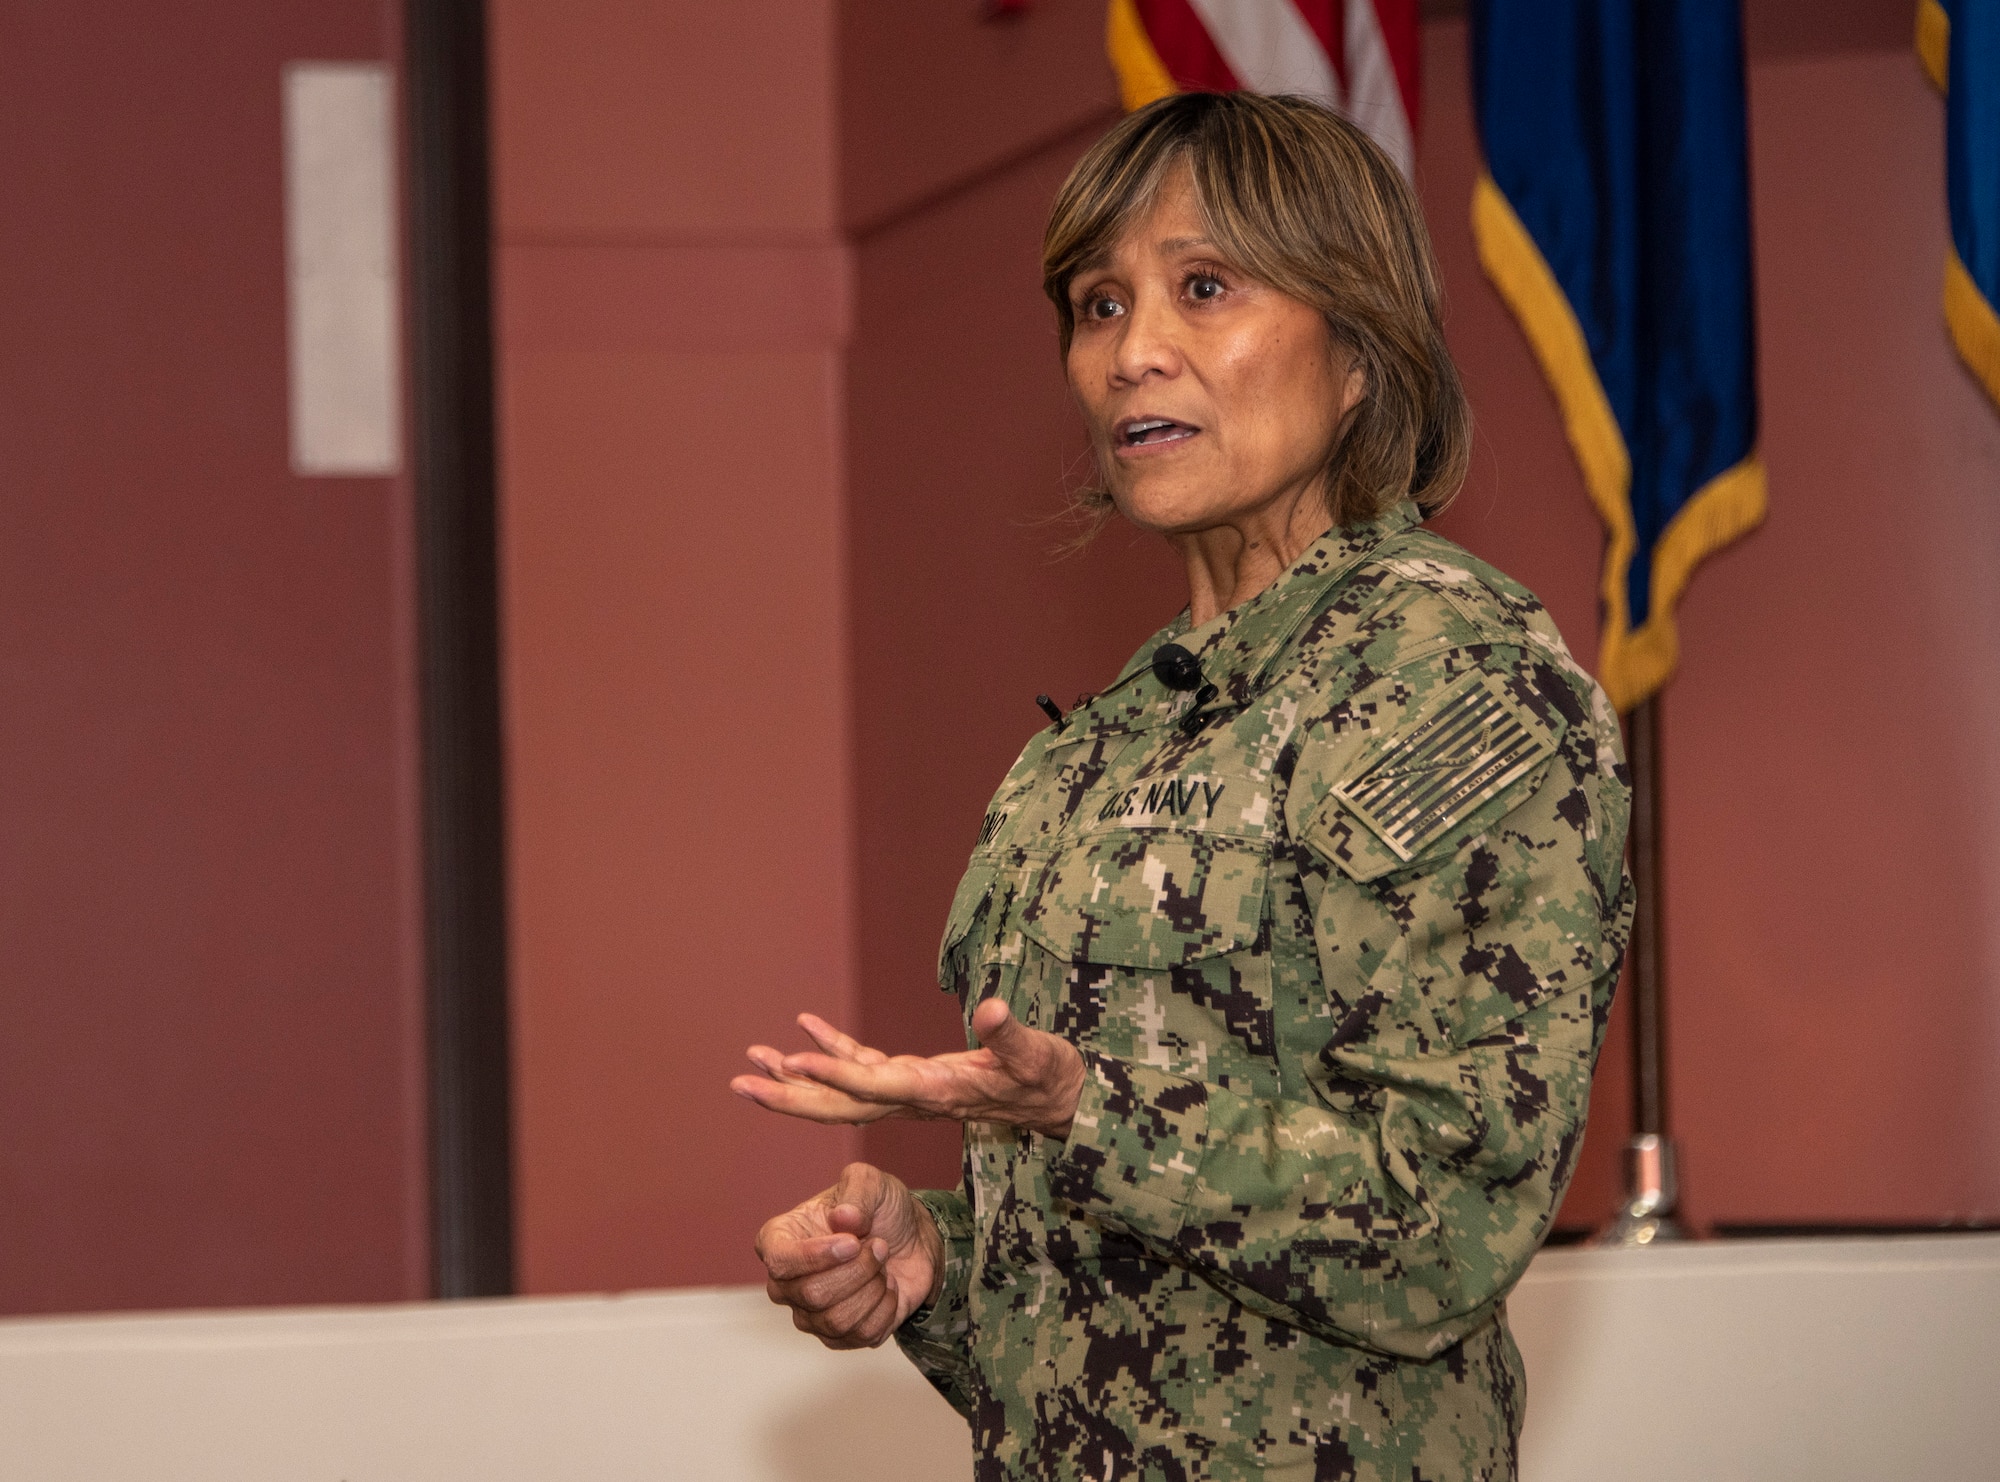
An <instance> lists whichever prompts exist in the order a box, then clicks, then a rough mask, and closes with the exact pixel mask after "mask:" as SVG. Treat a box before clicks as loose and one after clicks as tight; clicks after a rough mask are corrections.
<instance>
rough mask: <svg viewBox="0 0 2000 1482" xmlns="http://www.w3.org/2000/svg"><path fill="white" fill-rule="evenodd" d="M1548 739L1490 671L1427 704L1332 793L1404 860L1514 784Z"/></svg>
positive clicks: (1545, 751)
mask: <svg viewBox="0 0 2000 1482" xmlns="http://www.w3.org/2000/svg"><path fill="white" fill-rule="evenodd" d="M1554 750H1555V738H1554V737H1552V736H1551V735H1550V734H1549V732H1548V730H1547V728H1546V727H1544V726H1543V725H1541V724H1540V723H1539V722H1538V721H1537V720H1536V719H1535V718H1534V717H1533V716H1532V715H1531V714H1529V712H1528V711H1526V710H1525V709H1523V708H1522V706H1521V705H1520V704H1519V703H1518V702H1517V701H1515V700H1514V699H1512V698H1511V697H1510V696H1508V694H1507V693H1506V691H1505V690H1504V689H1503V688H1502V686H1501V682H1500V680H1499V679H1497V678H1495V677H1494V676H1492V675H1490V674H1468V675H1466V676H1465V677H1464V678H1463V679H1461V680H1459V681H1458V682H1457V683H1455V684H1453V685H1450V686H1448V687H1447V688H1446V689H1444V690H1443V691H1441V692H1440V693H1438V694H1436V695H1433V696H1432V697H1431V698H1430V699H1429V700H1427V701H1426V702H1425V703H1424V704H1423V705H1422V706H1421V707H1419V709H1418V710H1417V712H1416V714H1415V715H1413V716H1411V718H1410V720H1409V723H1408V724H1407V725H1405V726H1404V727H1403V728H1402V729H1400V730H1398V731H1397V732H1396V733H1395V734H1394V735H1393V736H1391V737H1389V738H1388V740H1387V742H1386V744H1384V745H1383V746H1382V747H1381V749H1379V750H1376V751H1372V752H1371V753H1370V754H1369V755H1368V756H1367V757H1365V758H1364V759H1363V763H1362V766H1361V770H1360V771H1358V772H1356V773H1355V774H1354V775H1353V776H1352V777H1349V778H1347V779H1345V780H1344V781H1341V782H1339V783H1337V784H1335V786H1334V788H1333V795H1334V796H1335V797H1337V798H1339V799H1340V801H1341V802H1342V803H1344V804H1345V805H1346V806H1347V809H1348V811H1350V812H1351V813H1353V814H1354V815H1355V817H1357V818H1359V819H1360V820H1361V821H1362V822H1363V823H1365V824H1366V825H1367V826H1368V828H1369V829H1370V830H1371V831H1372V832H1373V833H1374V834H1375V836H1376V837H1377V838H1379V839H1380V840H1381V841H1382V842H1383V843H1384V844H1385V845H1387V846H1388V848H1389V850H1390V851H1391V852H1392V853H1393V854H1395V856H1396V857H1397V858H1398V859H1400V860H1402V861H1404V862H1405V863H1408V862H1409V861H1410V860H1413V859H1415V858H1416V857H1417V856H1418V855H1419V854H1422V853H1423V852H1424V851H1425V850H1426V849H1428V848H1429V847H1430V846H1431V845H1432V844H1435V843H1436V842H1437V841H1438V840H1439V839H1441V838H1443V837H1444V836H1445V835H1446V834H1448V833H1450V832H1451V831H1452V830H1453V829H1454V828H1456V827H1457V826H1458V825H1459V824H1460V823H1462V822H1463V821H1464V820H1465V819H1467V818H1469V817H1471V816H1472V815H1473V814H1474V813H1476V812H1478V811H1479V810H1480V809H1481V808H1482V807H1483V806H1484V805H1485V804H1487V803H1488V802H1490V801H1492V800H1493V799H1494V798H1495V797H1497V796H1499V794H1500V793H1502V792H1503V791H1505V790H1506V789H1507V787H1508V786H1510V785H1511V784H1512V783H1514V782H1517V781H1519V780H1520V779H1521V778H1522V777H1524V776H1526V775H1527V774H1528V772H1530V771H1531V770H1533V768H1534V767H1536V766H1537V765H1538V764H1540V763H1541V762H1542V761H1543V760H1544V759H1545V758H1546V757H1548V756H1549V755H1550V754H1551V753H1552V752H1553V751H1554Z"/></svg>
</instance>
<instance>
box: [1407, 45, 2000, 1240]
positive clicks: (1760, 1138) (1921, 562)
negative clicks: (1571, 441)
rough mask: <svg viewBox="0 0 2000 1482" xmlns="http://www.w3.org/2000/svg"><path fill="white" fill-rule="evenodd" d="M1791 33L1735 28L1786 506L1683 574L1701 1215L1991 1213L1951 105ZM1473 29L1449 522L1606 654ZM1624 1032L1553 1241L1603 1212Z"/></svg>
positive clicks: (1970, 409)
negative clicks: (1459, 466)
mask: <svg viewBox="0 0 2000 1482" xmlns="http://www.w3.org/2000/svg"><path fill="white" fill-rule="evenodd" d="M1775 9H1776V8H1775V7H1766V10H1767V11H1775ZM1849 9H1850V10H1854V9H1858V7H1849ZM1783 19H1784V17H1783V16H1780V15H1776V14H1767V15H1765V16H1764V17H1763V18H1762V19H1761V22H1760V24H1761V27H1762V29H1761V32H1760V30H1759V27H1758V26H1753V28H1752V41H1753V44H1755V43H1758V42H1759V39H1760V35H1761V36H1762V44H1761V45H1757V46H1756V47H1755V49H1754V50H1753V57H1752V71H1751V135H1752V156H1753V158H1752V166H1753V177H1754V184H1753V188H1754V192H1755V212H1756V227H1757V251H1758V274H1759V324H1758V332H1759V337H1760V367H1759V373H1760V378H1761V383H1762V394H1763V409H1764V433H1763V454H1764V458H1765V461H1766V464H1767V466H1768V468H1769V473H1770V487H1771V504H1772V515H1771V518H1770V520H1769V522H1768V523H1767V525H1766V526H1765V527H1764V528H1763V529H1762V530H1760V531H1759V532H1758V533H1756V534H1755V535H1753V536H1752V537H1750V538H1749V539H1747V540H1745V541H1743V542H1741V543H1740V544H1739V545H1737V546H1736V547H1734V548H1732V549H1731V550H1730V551H1728V552H1726V553H1725V554H1723V555H1722V556H1721V557H1719V558H1717V559H1716V560H1714V561H1712V562H1711V563H1709V565H1708V566H1707V567H1705V568H1704V569H1703V571H1702V572H1701V573H1700V574H1698V575H1697V577H1696V579H1695V582H1694V584H1693V587H1692V588H1691V591H1690V594H1689V596H1688V598H1687V600H1686V601H1685V603H1684V605H1683V607H1682V623H1681V635H1682V648H1683V659H1682V674H1681V678H1680V679H1679V680H1678V681H1676V683H1675V684H1674V685H1673V686H1672V687H1671V688H1670V689H1669V691H1668V692H1667V694H1666V697H1665V699H1664V700H1663V702H1662V703H1663V712H1664V716H1665V721H1664V725H1665V728H1666V732H1665V734H1666V743H1665V745H1666V756H1667V770H1666V776H1665V787H1664V796H1665V807H1666V829H1665V833H1666V860H1665V865H1664V877H1665V881H1666V889H1667V895H1666V914H1667V931H1668V964H1667V965H1668V973H1669V1003H1670V1008H1669V1017H1670V1026H1669V1027H1670V1033H1669V1042H1670V1043H1669V1050H1670V1056H1671V1064H1670V1069H1669V1089H1670V1095H1671V1099H1672V1103H1673V1111H1674V1116H1675V1118H1676V1122H1677V1130H1678V1132H1679V1134H1680V1139H1681V1143H1682V1149H1681V1151H1682V1155H1683V1175H1684V1182H1685V1184H1686V1195H1687V1213H1688V1215H1689V1216H1690V1218H1691V1219H1692V1220H1694V1221H1695V1222H1696V1223H1697V1224H1705V1223H1708V1222H1711V1221H1717V1220H1723V1221H1791V1220H1834V1221H1840V1220H1850V1221H1855V1220H1934V1219H1945V1218H1952V1217H1958V1218H1964V1217H1968V1216H1982V1215H1983V1216H1984V1217H1987V1218H1992V1217H1995V1216H1996V1215H2000V973H1996V971H1995V969H1996V965H2000V956H1996V952H1995V938H1994V930H1993V927H1992V924H1991V922H1992V920H1993V918H1994V906H1995V896H1994V890H1993V884H1992V882H1993V880H1994V878H1995V875H1996V871H2000V849H1996V845H1995V844H1994V842H1993V841H1994V840H1995V838H1996V837H2000V835H1996V832H1995V830H1994V828H1993V827H1992V821H1993V819H1994V816H1995V815H1994V807H1995V802H1994V799H1995V793H1994V789H1993V784H1992V783H1991V781H1990V780H1989V777H1988V773H1989V772H1990V770H1991V769H1990V765H1989V764H1987V759H1988V758H1990V756H1991V755H1993V754H1994V752H1995V748H1996V746H1997V745H2000V711H1996V709H1995V707H1994V705H1993V703H1992V701H1991V700H1990V698H1989V696H1988V694H1987V690H1988V686H1986V685H1985V683H1984V677H1985V675H1986V673H1987V672H1989V670H1990V668H1991V666H1992V664H1993V662H1994V658H1993V656H1994V655H1995V654H1996V653H2000V646H1996V644H1995V643H1994V641H1993V640H1994V639H1995V637H1996V636H2000V606H1996V601H1995V598H1994V596H1993V592H1994V582H1993V577H1992V573H1993V571H1994V569H1995V561H1996V559H2000V538H1996V537H2000V525H1996V512H1995V509H1994V504H1993V497H1994V495H1995V494H1996V493H2000V416H1996V415H1995V413H1994V409H1993V408H1992V407H1991V406H1990V405H1989V404H1986V403H1985V402H1984V401H1983V400H1982V398H1981V397H1980V396H1979V394H1978V393H1977V392H1976V390H1975V389H1974V387H1973V385H1972V383H1971V381H1970V380H1969V378H1968V377H1967V376H1966V375H1965V373H1964V371H1963V370H1962V368H1961V367H1960V366H1959V364H1958V362H1957V361H1956V359H1955V358H1954V357H1953V354H1952V351H1951V348H1950V345H1949V342H1948V341H1947V339H1946V337H1945V334H1944V331H1943V327H1942V324H1941V320H1940V315H1939V310H1938V306H1937V305H1938V285H1939V270H1940V264H1941V263H1942V261H1943V253H1944V243H1945V219H1944V202H1943V188H1942V180H1943V160H1942V154H1941V149H1942V137H1941V128H1942V119H1941V114H1940V110H1939V104H1938V100H1937V98H1936V97H1935V95H1934V94H1932V93H1931V92H1930V90H1929V88H1928V87H1927V85H1926V84H1925V83H1924V82H1923V80H1922V77H1921V74H1920V73H1919V71H1918V69H1917V67H1916V64H1915V61H1914V59H1913V58H1912V56H1911V54H1910V53H1909V51H1908V50H1907V49H1905V48H1904V47H1902V46H1901V45H1898V46H1897V47H1896V48H1895V49H1893V50H1882V49H1879V48H1862V49H1849V48H1850V46H1851V44H1852V43H1853V42H1854V41H1855V40H1856V39H1857V35H1856V32H1857V27H1856V25H1855V24H1854V23H1853V20H1852V17H1848V18H1847V19H1845V20H1843V21H1842V24H1841V25H1837V26H1832V27H1830V28H1829V31H1828V33H1827V34H1826V35H1824V36H1822V37H1820V38H1819V41H1818V45H1816V44H1815V34H1814V33H1811V32H1808V31H1803V30H1801V29H1800V28H1799V27H1797V26H1793V27H1791V28H1790V29H1787V28H1786V27H1785V26H1782V25H1779V24H1777V22H1779V21H1781V20H1783ZM1464 45H1465V42H1464V30H1463V27H1462V26H1461V25H1458V24H1443V25H1434V26H1432V27H1431V28H1430V29H1429V31H1428V33H1427V49H1426V57H1425V62H1426V67H1427V74H1426V75H1427V86H1426V102H1427V108H1426V117H1425V133H1424V140H1423V189H1424V196H1425V201H1426V205H1427V208H1428V211H1429V215H1430V219H1431V226H1432V230H1433V232H1434V234H1435V236H1436V240H1437V245H1438V251H1439V256H1440V258H1441V260H1442V262H1443V265H1444V270H1445V277H1446V283H1447V288H1448V291H1449V293H1450V295H1451V303H1452V318H1451V326H1450V329H1451V343H1452V348H1453V353H1454V354H1455V355H1456V356H1457V358H1458V361H1459V364H1460V367H1461V368H1462V370H1463V371H1464V372H1465V377H1466V382H1467V386H1468V388H1469V390H1470V392H1471V394H1472V398H1473V404H1474V407H1475V409H1476V412H1477V414H1478V417H1479V423H1480V447H1479V451H1478V454H1477V455H1476V457H1475V460H1474V470H1473V477H1472V480H1471V482H1470V483H1469V484H1468V486H1467V488H1466V491H1465V493H1464V494H1463V495H1462V496H1461V498H1460V501H1459V503H1458V505H1457V506H1456V507H1455V508H1454V509H1453V510H1452V511H1451V512H1450V513H1449V514H1448V515H1447V516H1446V517H1445V519H1444V520H1443V521H1442V522H1441V528H1442V529H1444V530H1445V532H1446V533H1448V534H1450V535H1451V536H1453V537H1454V538H1455V539H1458V540H1461V541H1463V542H1464V543H1465V544H1467V545H1469V546H1471V547H1472V548H1473V549H1475V550H1477V551H1479V552H1480V553H1481V554H1482V555H1485V556H1487V557H1488V558H1489V559H1491V560H1493V561H1494V562H1495V563H1496V564H1498V565H1500V566H1502V567H1503V568H1505V569H1506V570H1508V571H1510V572H1512V573H1514V574H1515V575H1517V576H1519V577H1520V578H1521V579H1522V580H1524V581H1526V582H1527V583H1528V584H1529V585H1530V586H1532V587H1533V588H1535V590H1536V591H1538V592H1539V593H1540V594H1541V595H1542V597H1543V599H1544V600H1545V601H1546V602H1547V603H1548V604H1549V606H1550V608H1551V610H1552V611H1553V612H1554V614H1555V616H1556V618H1557V620H1558V621H1559V622H1560V624H1561V625H1562V628H1563V631H1564V632H1565V633H1566V634H1567V635H1568V636H1569V638H1570V641H1571V643H1572V645H1573V646H1574V647H1575V648H1576V650H1577V652H1578V654H1579V656H1582V657H1584V658H1585V661H1586V662H1590V661H1592V660H1593V659H1594V656H1595V647H1596V645H1595V639H1594V632H1593V630H1594V617H1593V615H1592V595H1591V582H1592V579H1593V577H1592V573H1593V571H1594V561H1595V556H1596V552H1597V550H1598V547H1599V536H1598V534H1597V532H1596V530H1595V528H1594V525H1593V521H1592V517H1591V516H1590V514H1589V513H1588V506H1587V504H1586V502H1585V499H1584V495H1583V491H1582V485H1581V481H1580V480H1579V478H1578V476H1577V474H1576V472H1575V466H1574V464H1573V463H1572V462H1571V461H1570V460H1569V458H1568V455H1567V451H1566V449H1565V447H1564V444H1563V441H1562V435H1561V430H1560V426H1559V424H1558V422H1557V420H1556V414H1555V409H1554V404H1553V402H1552V400H1551V399H1550V398H1549V396H1548V394H1547V392H1546V390H1545V389H1544V388H1543V386H1542V383H1541V381H1540V379H1539V377H1538V376H1536V375H1535V374H1534V371H1533V366H1532V362H1531V361H1530V359H1529V357H1528V354H1527V351H1526V348H1525V343H1524V342H1523V341H1522V340H1521V338H1520V336H1519V334H1518V332H1516V331H1515V330H1514V328H1513V326H1512V324H1511V322H1510V321H1509V320H1508V318H1507V316H1506V313H1505V310H1504V309H1503V308H1502V307H1501V306H1500V304H1499V302H1498V300H1497V298H1496V297H1495V295H1494V294H1493V293H1492V291H1491V289H1490V288H1489V287H1488V286H1487V285H1486V284H1485V282H1484V280H1483V277H1482V276H1481V274H1480V272H1479V268H1478V264H1477V260H1476V257H1475V255H1474V251H1473V246H1472V241H1471V233H1470V229H1469V227H1468V226H1467V224H1466V210H1465V205H1464V203H1465V202H1466V200H1467V198H1468V191H1469V189H1470V185H1471V181H1472V179H1473V175H1474V172H1475V170H1476V168H1477V152H1476V145H1475V142H1474V138H1473V132H1472V123H1471V118H1470V108H1469V100H1468V98H1467V96H1466V93H1465V90H1464V85H1463V82H1462V79H1463V78H1464V76H1465V62H1464ZM1820 47H1825V48H1828V49H1824V50H1822V49H1819V48H1820ZM1620 1017H1621V1022H1620V1023H1619V1024H1618V1026H1617V1033H1616V1034H1615V1035H1614V1043H1613V1046H1612V1049H1611V1051H1610V1052H1609V1054H1608V1056H1607V1062H1606V1065H1605V1068H1604V1069H1603V1070H1602V1071H1600V1075H1599V1081H1598V1087H1597V1095H1596V1098H1595V1102H1594V1105H1593V1111H1592V1130H1591V1136H1590V1139H1589V1142H1588V1145H1587V1147H1586V1151H1585V1166H1584V1168H1583V1170H1582V1172H1581V1173H1580V1175H1579V1178H1578V1183H1577V1185H1576V1187H1575V1189H1574V1190H1573V1192H1572V1195H1571V1198H1570V1203H1569V1208H1568V1209H1567V1210H1566V1211H1565V1222H1567V1223H1573V1224H1585V1225H1587V1224H1594V1223H1596V1222H1597V1221H1599V1220H1600V1219H1602V1218H1603V1217H1604V1216H1605V1215H1606V1214H1608V1212H1609V1210H1610V1207H1611V1204H1612V1201H1613V1200H1614V1199H1615V1197H1616V1192H1617V1175H1616V1168H1615V1159H1616V1150H1617V1146H1618V1143H1619V1142H1620V1141H1621V1140H1622V1139H1623V1137H1624V1136H1625V1135H1626V1131H1627V1129H1628V1128H1629V1126H1630V1121H1629V1110H1628V1107H1627V1105H1626V1100H1627V1096H1628V1094H1629V1093H1628V1089H1627V1088H1628V1084H1629V1083H1628V1080H1627V1078H1626V1075H1625V1063H1624V1058H1623V1057H1624V1056H1625V1054H1626V1053H1628V1051H1627V1049H1626V1042H1625V1040H1624V1037H1623V1025H1622V1016H1620Z"/></svg>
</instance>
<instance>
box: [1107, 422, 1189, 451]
mask: <svg viewBox="0 0 2000 1482" xmlns="http://www.w3.org/2000/svg"><path fill="white" fill-rule="evenodd" d="M1115 431H1116V435H1117V445H1118V451H1119V452H1121V453H1126V452H1137V451H1138V450H1139V449H1141V448H1158V447H1165V446H1167V445H1168V444H1171V443H1180V442H1186V441H1187V440H1188V439H1189V438H1191V437H1193V436H1194V435H1195V434H1196V433H1197V432H1199V431H1201V429H1200V428H1199V427H1192V426H1190V425H1188V424H1187V423H1186V422H1176V421H1175V420H1174V419H1173V418H1171V417H1127V418H1126V419H1125V420H1124V421H1122V422H1120V423H1119V424H1118V426H1117V428H1116V429H1115Z"/></svg>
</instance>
